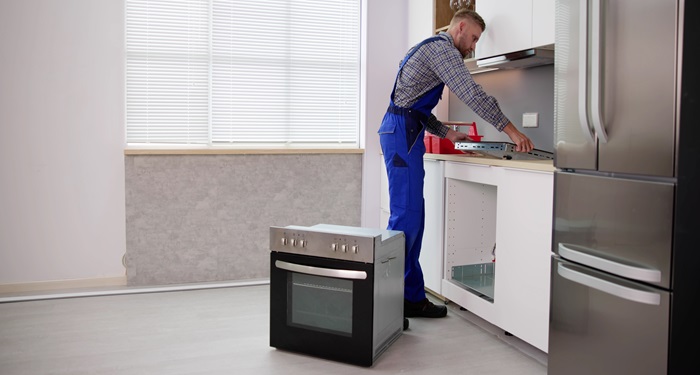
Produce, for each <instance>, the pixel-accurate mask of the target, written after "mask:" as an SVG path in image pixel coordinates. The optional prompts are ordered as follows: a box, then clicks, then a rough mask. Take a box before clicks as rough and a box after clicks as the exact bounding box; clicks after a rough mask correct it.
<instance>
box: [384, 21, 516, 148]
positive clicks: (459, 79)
mask: <svg viewBox="0 0 700 375" xmlns="http://www.w3.org/2000/svg"><path fill="white" fill-rule="evenodd" d="M438 36H439V37H441V38H442V39H443V40H438V41H434V42H432V43H427V44H424V45H423V46H421V47H420V49H418V50H417V51H416V52H415V53H414V54H413V56H412V57H411V58H410V59H408V61H406V64H404V66H403V69H402V70H401V73H400V75H399V77H398V81H397V82H396V91H395V92H394V104H395V105H397V106H399V107H403V108H409V107H411V106H412V105H413V104H414V103H416V102H417V101H418V99H419V98H420V97H421V96H422V95H423V94H425V93H426V92H428V91H429V90H430V89H432V88H434V87H435V86H437V85H438V84H440V83H443V82H444V83H445V84H446V85H447V87H449V88H450V90H451V91H452V92H453V93H454V94H455V95H457V97H458V98H459V99H461V100H462V101H463V102H464V103H465V104H466V105H468V106H469V108H471V109H472V110H473V111H474V112H475V113H476V114H477V115H479V116H480V117H481V118H483V119H484V120H486V121H487V122H489V123H491V124H492V125H493V126H495V127H496V129H498V131H503V128H504V127H505V126H506V125H508V122H510V121H509V120H508V118H507V117H506V116H505V115H504V114H503V112H501V108H500V107H499V106H498V102H497V101H496V98H494V97H493V96H490V95H487V94H486V93H485V92H484V90H483V89H482V88H481V85H478V84H477V83H476V82H474V80H473V79H472V76H471V74H470V73H469V70H468V69H467V67H466V65H465V64H464V61H463V59H462V55H461V54H460V52H459V50H457V48H455V46H454V41H453V39H452V36H451V35H450V34H448V33H446V32H444V31H443V32H441V33H440V34H438ZM414 48H415V47H414ZM409 52H410V51H409ZM426 126H427V130H428V132H430V133H432V134H435V135H437V136H438V137H440V138H445V136H446V135H447V130H448V129H449V128H448V127H447V126H444V125H443V124H442V123H441V122H440V121H438V119H437V118H436V117H435V115H433V114H431V115H430V117H429V118H428V121H427V124H426Z"/></svg>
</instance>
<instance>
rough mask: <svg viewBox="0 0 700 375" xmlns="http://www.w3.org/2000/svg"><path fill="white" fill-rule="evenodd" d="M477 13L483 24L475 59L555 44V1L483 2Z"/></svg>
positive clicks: (477, 7) (511, 0) (510, 0)
mask: <svg viewBox="0 0 700 375" xmlns="http://www.w3.org/2000/svg"><path fill="white" fill-rule="evenodd" d="M476 11H477V12H478V13H479V15H481V17H482V18H483V19H484V22H486V31H484V33H483V34H481V38H480V39H479V42H478V43H477V45H476V51H475V55H476V58H485V57H491V56H495V55H500V54H504V53H509V52H515V51H520V50H525V49H529V48H533V47H539V46H542V45H548V44H553V43H554V0H484V1H478V2H477V3H476Z"/></svg>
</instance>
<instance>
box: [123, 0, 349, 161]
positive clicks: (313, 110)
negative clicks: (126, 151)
mask: <svg viewBox="0 0 700 375" xmlns="http://www.w3.org/2000/svg"><path fill="white" fill-rule="evenodd" d="M126 41H127V46H126V48H127V62H126V71H127V82H126V84H127V89H126V107H127V116H126V119H127V125H126V133H127V135H126V137H127V143H128V144H189V145H212V146H216V145H232V146H244V147H245V146H247V145H250V146H255V145H294V144H312V145H315V146H317V147H323V146H329V147H330V146H332V145H343V146H347V147H352V146H357V145H358V144H359V142H358V138H359V91H360V86H359V83H360V81H359V80H360V77H359V74H360V1H359V0H332V1H329V0H228V1H220V0H180V1H174V0H161V1H157V0H127V2H126Z"/></svg>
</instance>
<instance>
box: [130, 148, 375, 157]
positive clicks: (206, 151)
mask: <svg viewBox="0 0 700 375" xmlns="http://www.w3.org/2000/svg"><path fill="white" fill-rule="evenodd" d="M364 152H365V150H364V149H361V148H323V149H320V148H284V149H229V148H227V149H223V148H222V149H218V148H135V147H134V148H132V147H129V148H126V149H124V155H285V154H290V155H292V154H363V153H364Z"/></svg>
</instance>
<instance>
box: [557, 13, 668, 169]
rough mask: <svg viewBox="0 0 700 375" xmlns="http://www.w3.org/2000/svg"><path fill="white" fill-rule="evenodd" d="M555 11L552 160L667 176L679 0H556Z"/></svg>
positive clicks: (559, 165) (564, 165)
mask: <svg viewBox="0 0 700 375" xmlns="http://www.w3.org/2000/svg"><path fill="white" fill-rule="evenodd" d="M556 12H557V13H556V17H557V22H556V46H557V48H556V50H555V81H554V82H555V153H556V158H555V166H556V167H557V168H560V169H562V168H569V169H587V170H598V171H601V172H617V173H625V174H636V175H649V176H661V177H673V176H674V174H675V173H674V168H675V165H674V157H675V152H676V151H675V148H676V147H675V146H676V142H675V140H676V133H675V129H676V126H675V124H676V121H677V119H676V117H675V110H676V92H677V89H678V88H677V84H676V82H677V69H676V67H677V63H678V58H677V46H678V36H677V29H678V3H677V0H616V1H602V0H588V1H579V0H558V1H557V8H556ZM652 25H653V26H652Z"/></svg>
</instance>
